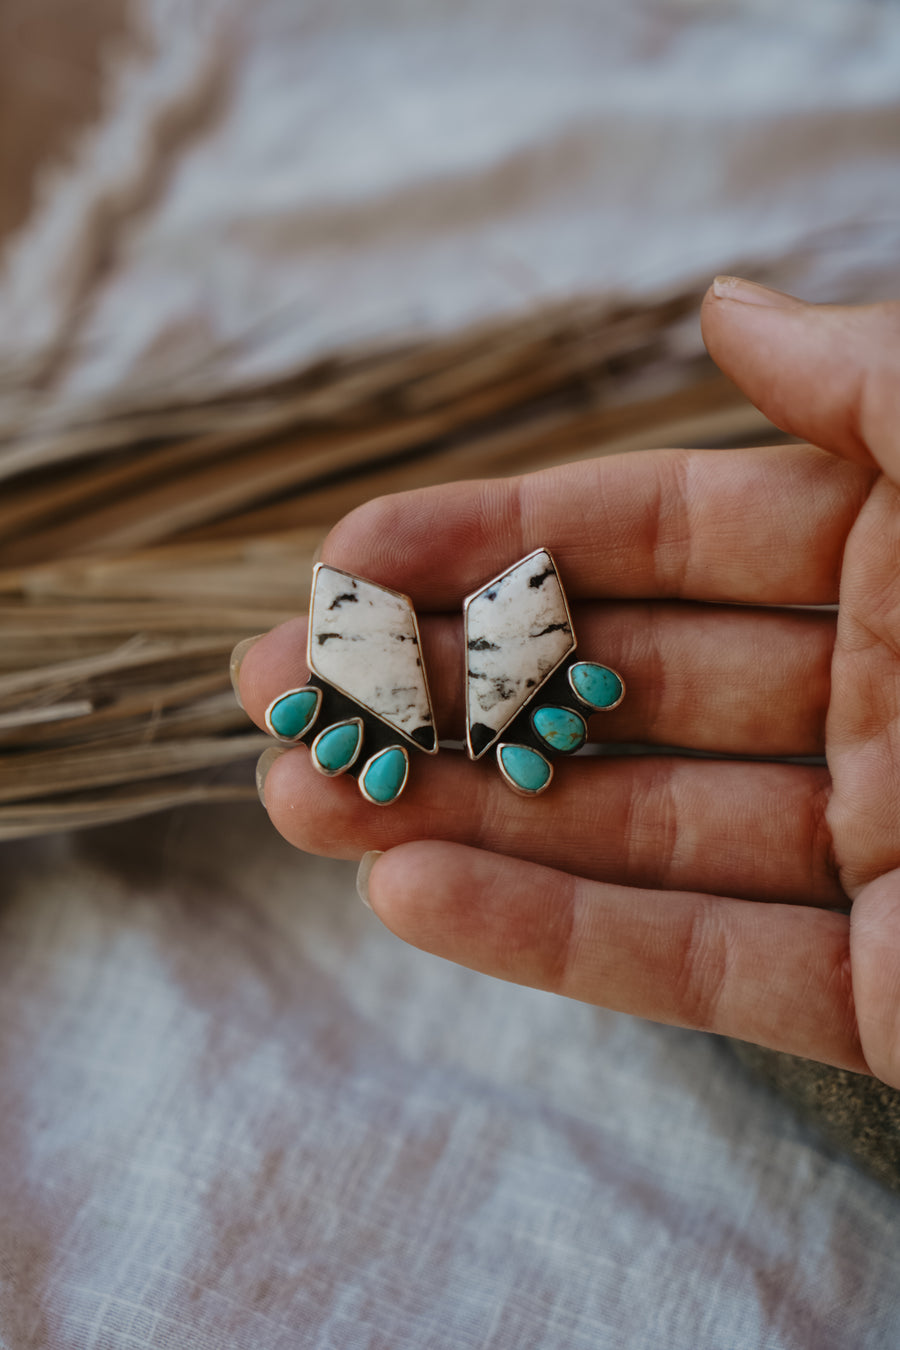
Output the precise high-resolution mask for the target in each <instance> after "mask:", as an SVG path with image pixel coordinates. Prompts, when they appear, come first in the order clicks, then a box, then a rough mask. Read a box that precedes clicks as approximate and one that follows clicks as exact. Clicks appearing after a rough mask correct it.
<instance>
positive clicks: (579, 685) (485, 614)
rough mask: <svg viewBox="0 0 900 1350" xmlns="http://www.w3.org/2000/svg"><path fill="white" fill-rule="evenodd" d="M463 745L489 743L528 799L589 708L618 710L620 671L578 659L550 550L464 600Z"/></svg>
mask: <svg viewBox="0 0 900 1350" xmlns="http://www.w3.org/2000/svg"><path fill="white" fill-rule="evenodd" d="M463 613H464V616H465V645H466V743H467V746H468V751H469V757H470V758H471V759H480V758H481V756H482V755H484V754H486V753H487V752H488V750H491V749H494V750H495V753H496V756H497V764H498V766H499V768H500V772H501V774H502V775H503V777H504V779H505V780H506V782H507V783H508V784H509V786H510V787H511V788H513V789H514V791H516V792H519V793H522V794H523V795H524V796H526V797H536V796H537V795H538V794H539V793H541V792H544V791H545V790H546V788H548V787H549V786H550V781H551V779H552V777H553V765H552V764H551V763H550V761H549V759H548V758H547V756H548V754H550V753H554V752H555V753H558V754H573V753H574V752H575V751H576V750H580V749H581V747H582V746H583V745H584V743H585V740H586V739H587V720H586V719H587V718H588V717H589V716H590V714H591V713H592V712H596V711H608V710H610V709H611V708H617V707H618V705H619V704H620V703H621V702H622V699H623V698H624V697H625V684H624V681H623V679H622V677H621V675H619V674H617V672H616V671H614V670H611V669H610V668H609V666H602V665H599V664H598V663H597V662H595V661H576V660H574V658H573V653H574V651H575V647H576V641H575V634H574V632H573V629H572V616H571V614H570V612H569V606H568V603H567V601H566V597H565V593H564V591H563V588H562V584H561V582H560V580H559V575H558V573H557V570H556V564H555V562H554V561H553V558H552V557H551V555H550V553H549V551H548V550H547V549H545V548H539V549H536V550H535V551H534V552H533V553H529V554H528V555H527V557H525V558H522V559H521V560H520V561H519V562H517V563H515V564H514V565H513V566H512V567H510V568H508V569H507V570H506V571H505V572H501V573H500V575H499V576H498V577H494V579H493V580H492V581H489V582H488V583H487V585H485V586H482V587H481V589H480V590H478V591H476V592H475V593H474V595H470V596H468V597H467V599H466V600H465V602H464V605H463Z"/></svg>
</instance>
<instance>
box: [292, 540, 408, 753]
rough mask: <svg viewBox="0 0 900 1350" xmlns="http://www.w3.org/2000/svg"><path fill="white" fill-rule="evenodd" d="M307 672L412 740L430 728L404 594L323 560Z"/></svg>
mask: <svg viewBox="0 0 900 1350" xmlns="http://www.w3.org/2000/svg"><path fill="white" fill-rule="evenodd" d="M307 657H308V664H309V668H310V670H311V671H312V672H313V673H314V674H315V675H319V676H321V678H322V679H323V680H326V681H327V682H328V683H329V684H331V685H333V686H334V687H335V689H339V690H340V691H341V692H342V693H344V694H349V696H350V697H351V698H353V699H356V701H357V703H359V704H361V705H362V706H363V707H364V708H367V709H368V710H369V711H371V712H373V713H375V714H376V716H378V717H380V718H381V720H382V721H383V722H387V723H388V725H389V726H392V727H394V728H396V730H398V731H400V732H402V733H403V734H404V735H405V736H409V737H410V738H411V737H412V735H413V732H415V731H416V730H417V729H418V728H420V727H423V726H428V727H431V726H433V715H432V710H431V701H430V699H429V697H428V686H427V685H426V683H425V677H424V675H423V672H422V665H421V654H420V652H419V635H418V632H417V629H416V621H415V616H414V614H413V610H412V606H411V605H410V603H409V601H408V600H407V598H406V596H404V595H400V594H398V593H397V592H396V591H389V590H387V589H386V588H385V587H383V586H376V585H375V584H374V582H371V581H363V580H362V579H361V578H359V577H354V576H351V575H350V574H349V573H348V572H340V571H338V570H337V568H334V567H327V566H324V565H321V566H319V567H318V568H317V569H316V573H315V577H314V579H313V592H312V597H311V599H310V610H309V640H308V645H307Z"/></svg>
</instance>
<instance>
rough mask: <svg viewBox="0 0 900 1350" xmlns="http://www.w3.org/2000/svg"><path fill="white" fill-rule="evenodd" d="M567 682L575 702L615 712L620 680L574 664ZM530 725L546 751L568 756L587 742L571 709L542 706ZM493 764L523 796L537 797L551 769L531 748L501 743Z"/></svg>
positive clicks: (593, 665) (603, 669) (588, 664)
mask: <svg viewBox="0 0 900 1350" xmlns="http://www.w3.org/2000/svg"><path fill="white" fill-rule="evenodd" d="M568 681H569V685H570V687H571V689H572V692H573V693H574V694H575V696H576V698H577V699H578V700H579V701H580V702H581V703H582V704H584V705H586V706H587V708H589V709H590V710H591V711H597V712H599V711H603V710H606V709H610V708H615V707H616V706H617V705H618V704H619V703H621V701H622V698H623V697H624V694H625V686H624V684H623V683H622V680H621V678H620V676H618V675H617V674H616V672H615V671H614V670H610V668H609V667H608V666H601V665H599V664H598V663H597V662H596V661H576V662H575V663H574V664H573V665H571V666H570V667H569V671H568ZM530 721H531V728H532V730H533V732H534V735H535V737H536V739H537V740H538V741H539V742H540V744H541V745H542V746H546V748H547V750H548V751H554V752H555V753H557V754H561V755H572V754H574V753H575V751H576V750H580V749H581V747H582V746H583V745H584V743H585V741H586V740H587V722H586V721H585V718H584V717H583V716H582V714H581V713H580V712H576V710H575V709H574V708H568V707H565V706H564V705H562V704H557V703H542V704H539V705H538V707H536V708H535V709H534V710H533V711H532V713H531V718H530ZM497 760H498V763H499V765H500V771H501V773H502V774H503V776H504V778H505V779H506V781H507V782H508V783H509V784H510V785H511V786H512V787H514V788H516V790H517V791H519V792H522V793H524V794H525V795H526V796H529V797H534V796H537V794H538V793H539V792H543V791H544V789H545V788H547V787H549V785H550V780H551V778H552V777H553V767H552V765H551V764H550V763H549V761H548V760H547V759H546V757H545V756H544V755H543V754H542V753H541V751H540V750H536V749H534V748H533V747H532V746H528V745H516V744H514V743H512V742H502V743H501V744H500V745H499V746H498V747H497Z"/></svg>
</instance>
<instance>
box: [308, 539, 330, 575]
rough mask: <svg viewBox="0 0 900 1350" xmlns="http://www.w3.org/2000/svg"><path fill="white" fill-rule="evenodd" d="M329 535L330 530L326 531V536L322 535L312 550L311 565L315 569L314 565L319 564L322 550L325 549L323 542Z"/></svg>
mask: <svg viewBox="0 0 900 1350" xmlns="http://www.w3.org/2000/svg"><path fill="white" fill-rule="evenodd" d="M329 534H331V531H330V530H329V531H328V534H323V535H322V538H321V539H320V540H319V542H318V543H317V544H316V547H315V549H314V550H313V555H312V565H313V567H315V565H316V563H317V562H321V561H322V549H323V548H324V547H325V540H326V539H327V538H328V535H329Z"/></svg>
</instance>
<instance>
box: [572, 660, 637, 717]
mask: <svg viewBox="0 0 900 1350" xmlns="http://www.w3.org/2000/svg"><path fill="white" fill-rule="evenodd" d="M576 666H603V669H604V670H608V671H609V672H610V673H611V674H612V675H615V677H616V679H617V680H618V681H619V684H620V685H621V688H622V692H621V694H620V695H619V697H618V698H617V699H616V701H615V703H607V704H606V705H605V707H603V708H598V707H597V705H596V703H589V702H588V700H587V699H586V698H583V697H582V695H581V694H579V692H578V690H577V689H576V688H575V681H574V680H573V679H572V672H573V671H574V669H575V667H576ZM566 679H567V680H568V681H569V688H570V689H571V690H572V693H573V694H574V695H575V697H576V698H577V699H578V702H579V703H583V704H584V706H585V707H586V708H590V710H591V712H592V713H594V712H597V713H607V712H612V710H613V708H618V706H619V704H620V703H621V702H622V699H623V698H624V697H625V681H624V680H623V679H622V676H621V675H620V674H619V672H618V671H617V670H614V669H613V667H612V666H607V665H604V663H603V662H602V661H573V662H572V665H571V666H570V668H569V670H568V672H567V673H566Z"/></svg>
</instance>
